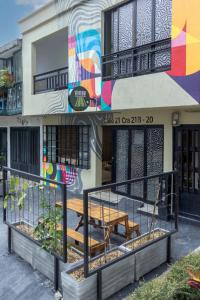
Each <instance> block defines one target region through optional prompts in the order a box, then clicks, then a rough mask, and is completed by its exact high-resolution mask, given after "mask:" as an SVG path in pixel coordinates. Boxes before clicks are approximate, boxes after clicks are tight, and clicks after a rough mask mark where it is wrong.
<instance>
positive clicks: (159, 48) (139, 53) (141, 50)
mask: <svg viewBox="0 0 200 300" xmlns="http://www.w3.org/2000/svg"><path fill="white" fill-rule="evenodd" d="M170 68H171V39H165V40H162V41H157V42H154V43H150V44H146V45H143V46H139V47H135V48H131V49H128V50H124V51H120V52H116V53H111V54H108V55H105V56H103V57H102V77H103V80H104V81H106V80H111V79H113V80H114V79H120V78H126V77H133V76H139V75H144V74H149V73H155V72H161V71H166V70H169V69H170Z"/></svg>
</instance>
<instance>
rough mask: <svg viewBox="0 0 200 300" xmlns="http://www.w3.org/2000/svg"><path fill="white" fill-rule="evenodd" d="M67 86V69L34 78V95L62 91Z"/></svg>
mask: <svg viewBox="0 0 200 300" xmlns="http://www.w3.org/2000/svg"><path fill="white" fill-rule="evenodd" d="M67 84H68V67H65V68H62V69H58V70H54V71H51V72H46V73H42V74H38V75H35V76H34V94H39V93H44V92H49V91H57V90H63V89H66V88H67Z"/></svg>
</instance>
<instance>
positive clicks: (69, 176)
mask: <svg viewBox="0 0 200 300" xmlns="http://www.w3.org/2000/svg"><path fill="white" fill-rule="evenodd" d="M43 176H44V178H47V179H52V180H55V181H59V182H63V183H66V184H67V186H68V187H70V191H76V193H80V192H81V190H82V181H81V170H79V169H76V168H74V167H71V166H65V165H63V164H52V163H46V162H43Z"/></svg>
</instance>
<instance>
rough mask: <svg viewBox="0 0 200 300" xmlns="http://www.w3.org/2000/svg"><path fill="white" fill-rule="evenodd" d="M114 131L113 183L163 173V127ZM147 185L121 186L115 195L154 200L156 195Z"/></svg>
mask: <svg viewBox="0 0 200 300" xmlns="http://www.w3.org/2000/svg"><path fill="white" fill-rule="evenodd" d="M113 130H114V135H113V136H114V138H113V144H114V169H113V177H114V178H113V181H114V182H122V181H126V180H128V179H134V178H140V177H144V176H150V175H156V174H160V173H162V172H163V146H164V129H163V127H162V126H132V127H126V126H124V127H120V128H115V129H113ZM152 186H153V185H152V184H150V182H149V183H148V184H147V185H146V186H144V185H143V183H141V182H140V183H135V184H132V185H131V186H130V185H129V186H122V187H120V188H118V192H121V193H123V194H126V195H130V196H132V197H134V198H138V199H140V198H143V197H144V193H145V195H147V198H148V199H147V200H149V201H154V199H155V195H154V191H153V190H152Z"/></svg>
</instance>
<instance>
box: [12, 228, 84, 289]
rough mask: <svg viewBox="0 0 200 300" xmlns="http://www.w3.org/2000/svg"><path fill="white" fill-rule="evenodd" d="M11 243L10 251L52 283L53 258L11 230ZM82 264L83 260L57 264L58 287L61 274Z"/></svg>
mask: <svg viewBox="0 0 200 300" xmlns="http://www.w3.org/2000/svg"><path fill="white" fill-rule="evenodd" d="M11 243H12V250H13V252H15V253H16V254H17V255H19V256H20V257H21V258H23V259H24V260H25V261H26V262H28V263H29V264H30V265H31V266H32V267H33V269H35V270H38V271H39V272H41V273H42V274H43V275H45V276H46V277H47V278H49V279H50V280H51V281H54V256H53V255H52V254H51V253H49V252H47V251H45V250H44V249H42V248H41V247H40V246H39V245H37V244H35V243H34V242H33V241H31V240H30V239H28V238H27V237H25V236H23V235H22V234H20V233H19V232H17V231H16V230H14V229H11ZM82 263H83V260H80V261H78V262H74V263H66V264H64V263H63V262H62V261H60V262H59V273H60V274H59V285H60V287H61V272H63V271H68V270H71V269H73V268H74V267H76V266H79V265H81V264H82Z"/></svg>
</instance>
